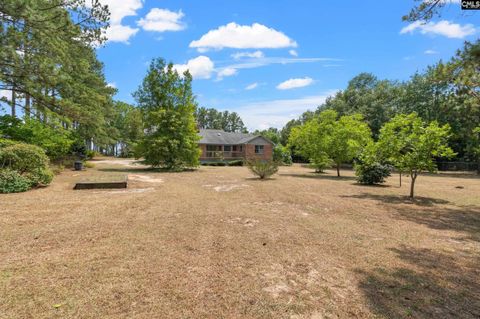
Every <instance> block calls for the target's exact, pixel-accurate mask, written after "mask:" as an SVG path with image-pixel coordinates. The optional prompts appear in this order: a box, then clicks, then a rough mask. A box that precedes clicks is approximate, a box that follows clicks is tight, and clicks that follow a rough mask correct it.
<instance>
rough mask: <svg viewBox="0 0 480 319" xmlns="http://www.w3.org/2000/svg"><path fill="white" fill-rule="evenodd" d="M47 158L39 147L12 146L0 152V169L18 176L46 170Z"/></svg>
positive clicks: (27, 145)
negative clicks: (8, 170)
mask: <svg viewBox="0 0 480 319" xmlns="http://www.w3.org/2000/svg"><path fill="white" fill-rule="evenodd" d="M48 163H49V160H48V156H47V155H46V154H45V151H44V150H42V149H41V148H40V147H38V146H35V145H29V144H14V145H10V146H7V147H4V148H2V150H1V151H0V168H10V169H12V170H15V171H18V172H19V173H20V174H23V173H27V172H33V171H36V170H38V169H47V168H48Z"/></svg>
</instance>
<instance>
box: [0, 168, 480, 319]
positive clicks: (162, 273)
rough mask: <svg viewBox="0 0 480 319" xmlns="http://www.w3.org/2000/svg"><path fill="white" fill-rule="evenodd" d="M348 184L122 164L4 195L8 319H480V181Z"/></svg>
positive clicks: (2, 312)
mask: <svg viewBox="0 0 480 319" xmlns="http://www.w3.org/2000/svg"><path fill="white" fill-rule="evenodd" d="M342 173H343V174H344V177H341V178H337V177H336V176H335V173H334V172H333V171H331V172H328V173H327V174H314V173H312V172H311V170H309V169H307V168H303V167H300V166H293V167H282V168H281V169H280V171H279V174H278V175H276V176H275V177H274V178H273V179H271V180H267V181H259V180H256V179H253V178H252V175H251V174H250V173H249V171H248V170H247V168H244V167H201V168H200V169H198V170H196V171H192V172H184V173H161V172H155V171H151V170H145V169H144V168H142V167H137V166H135V165H132V164H131V162H130V161H126V160H118V161H117V160H113V159H111V160H109V161H104V162H100V161H97V162H96V165H95V168H92V169H88V170H87V171H85V172H74V171H66V172H64V173H62V174H61V175H59V176H57V177H56V178H55V180H54V181H53V183H52V185H51V186H49V187H47V188H44V189H37V190H33V191H30V192H27V193H22V194H9V195H0V225H1V229H0V318H355V317H356V318H403V317H407V318H408V317H411V318H479V317H480V267H479V265H480V179H479V178H476V177H473V176H470V177H469V176H463V175H449V176H447V175H441V176H423V175H422V176H420V177H419V178H418V180H417V187H416V194H417V195H418V199H417V200H415V201H413V202H411V201H409V200H408V199H406V196H407V194H408V191H409V178H407V177H405V178H404V185H403V186H402V187H401V188H399V187H398V176H393V177H392V178H391V179H390V180H389V181H388V183H387V184H386V186H383V187H367V186H360V185H357V184H356V183H355V179H354V177H353V174H352V172H348V171H344V172H342ZM105 174H112V175H115V176H118V175H119V174H128V175H129V187H128V189H126V190H122V189H115V190H78V191H74V190H73V189H72V188H73V186H74V183H75V182H76V181H79V180H82V179H86V178H96V176H100V178H104V177H101V176H104V175H105Z"/></svg>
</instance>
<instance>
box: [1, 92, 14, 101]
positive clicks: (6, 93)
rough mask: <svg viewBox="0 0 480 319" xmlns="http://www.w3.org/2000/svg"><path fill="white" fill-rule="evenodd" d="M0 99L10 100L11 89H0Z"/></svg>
mask: <svg viewBox="0 0 480 319" xmlns="http://www.w3.org/2000/svg"><path fill="white" fill-rule="evenodd" d="M0 99H7V100H8V101H10V100H11V99H12V91H10V90H0Z"/></svg>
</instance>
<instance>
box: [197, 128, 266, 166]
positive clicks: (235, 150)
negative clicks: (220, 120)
mask: <svg viewBox="0 0 480 319" xmlns="http://www.w3.org/2000/svg"><path fill="white" fill-rule="evenodd" d="M198 134H199V135H200V136H201V139H200V141H199V142H198V145H199V146H200V149H201V150H202V154H201V155H200V162H202V163H205V162H219V161H231V160H244V159H252V158H258V159H265V160H271V159H272V157H273V143H272V142H271V141H270V140H268V139H266V138H265V137H263V136H260V135H254V134H244V133H233V132H225V131H222V130H208V129H201V130H200V131H199V133H198Z"/></svg>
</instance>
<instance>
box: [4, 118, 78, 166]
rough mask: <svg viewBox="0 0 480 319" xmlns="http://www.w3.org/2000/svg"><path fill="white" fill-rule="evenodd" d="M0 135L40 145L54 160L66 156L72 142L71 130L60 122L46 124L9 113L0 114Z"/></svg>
mask: <svg viewBox="0 0 480 319" xmlns="http://www.w3.org/2000/svg"><path fill="white" fill-rule="evenodd" d="M0 135H4V136H7V137H8V138H9V139H11V140H15V141H19V142H24V143H28V144H33V145H37V146H40V147H41V148H42V149H44V150H45V151H46V153H47V155H48V156H49V157H50V158H51V159H54V160H55V159H59V158H62V157H65V156H67V155H68V154H69V152H70V147H71V145H72V144H73V142H74V136H73V134H72V132H71V131H67V130H65V129H64V128H63V127H62V126H61V123H58V122H53V121H50V123H49V125H48V126H47V125H44V124H42V123H40V122H39V121H37V120H35V119H27V120H25V121H21V120H20V119H18V118H15V117H13V116H10V115H4V116H0Z"/></svg>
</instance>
